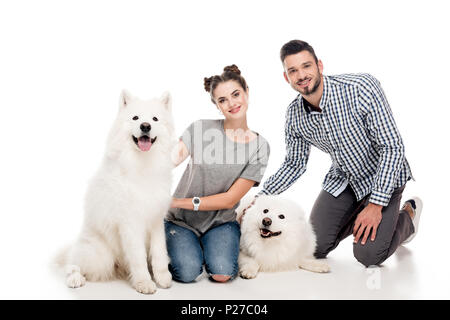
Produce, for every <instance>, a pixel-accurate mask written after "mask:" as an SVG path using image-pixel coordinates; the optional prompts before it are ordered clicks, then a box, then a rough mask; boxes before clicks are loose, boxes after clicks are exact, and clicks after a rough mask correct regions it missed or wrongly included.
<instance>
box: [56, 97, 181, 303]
mask: <svg viewBox="0 0 450 320" xmlns="http://www.w3.org/2000/svg"><path fill="white" fill-rule="evenodd" d="M175 143H176V141H175V139H174V128H173V120H172V113H171V98H170V95H169V94H168V93H165V94H163V96H162V97H161V98H160V99H152V100H140V99H138V98H136V97H132V96H131V95H130V94H129V93H128V92H127V91H123V92H122V95H121V98H120V107H119V113H118V116H117V119H116V121H115V122H114V125H113V127H112V129H111V131H110V134H109V137H108V141H107V147H106V154H105V156H104V159H103V162H102V164H101V166H100V168H99V170H98V172H97V174H96V175H95V176H94V177H93V178H92V180H91V182H90V184H89V187H88V190H87V193H86V199H85V217H84V222H83V227H82V231H81V234H80V236H79V238H78V240H77V241H76V243H75V244H74V245H73V246H72V247H71V248H70V249H68V250H66V251H65V252H63V253H62V254H61V255H60V256H59V264H63V265H65V269H66V274H67V285H68V286H69V287H71V288H77V287H81V286H83V285H84V284H85V281H86V280H88V281H106V280H110V279H113V278H115V277H128V278H129V280H130V282H131V285H132V286H133V287H134V288H135V289H136V290H137V291H138V292H141V293H145V294H148V293H154V292H155V291H156V284H155V283H154V282H153V281H152V278H151V275H150V272H149V267H151V270H152V272H153V278H154V280H155V281H156V283H157V284H158V285H159V286H160V287H162V288H168V287H170V285H171V281H172V276H171V274H170V272H169V270H168V264H169V258H168V255H167V248H166V241H165V232H164V220H163V219H164V216H165V215H166V213H167V210H168V209H169V206H170V202H171V199H172V198H171V182H172V176H171V175H172V169H173V164H172V161H171V151H172V149H173V147H174V145H175Z"/></svg>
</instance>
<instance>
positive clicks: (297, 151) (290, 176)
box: [258, 107, 311, 195]
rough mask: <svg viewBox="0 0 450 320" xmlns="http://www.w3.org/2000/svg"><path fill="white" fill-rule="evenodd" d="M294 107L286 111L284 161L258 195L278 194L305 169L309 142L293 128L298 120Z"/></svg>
mask: <svg viewBox="0 0 450 320" xmlns="http://www.w3.org/2000/svg"><path fill="white" fill-rule="evenodd" d="M294 108H295V107H293V108H289V109H288V112H287V113H286V124H285V141H286V157H285V159H284V162H283V164H282V165H281V167H280V168H279V169H278V171H277V172H276V173H275V174H274V175H272V176H271V177H269V179H267V181H266V182H265V183H264V187H263V189H262V190H261V191H260V192H259V193H258V195H261V194H271V195H276V194H280V193H282V192H284V191H285V190H287V189H288V188H289V187H290V186H291V185H292V184H293V183H294V182H295V181H297V179H298V178H300V176H301V175H302V174H303V173H304V172H305V171H306V164H307V162H308V158H309V153H310V151H311V144H310V143H308V142H307V141H305V140H304V139H303V138H302V137H301V136H300V135H299V134H297V133H296V132H295V131H294V130H293V127H292V126H293V123H294V122H295V121H298V120H297V119H298V117H297V116H296V115H293V112H294V111H295V109H294Z"/></svg>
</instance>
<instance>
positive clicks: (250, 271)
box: [239, 266, 258, 279]
mask: <svg viewBox="0 0 450 320" xmlns="http://www.w3.org/2000/svg"><path fill="white" fill-rule="evenodd" d="M239 275H240V276H241V277H242V278H244V279H254V278H256V276H257V275H258V269H257V268H252V267H248V266H243V267H241V268H239Z"/></svg>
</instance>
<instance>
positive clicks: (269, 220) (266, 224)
mask: <svg viewBox="0 0 450 320" xmlns="http://www.w3.org/2000/svg"><path fill="white" fill-rule="evenodd" d="M262 224H263V225H264V226H266V227H267V226H270V225H271V224H272V219H270V218H264V219H263V221H262Z"/></svg>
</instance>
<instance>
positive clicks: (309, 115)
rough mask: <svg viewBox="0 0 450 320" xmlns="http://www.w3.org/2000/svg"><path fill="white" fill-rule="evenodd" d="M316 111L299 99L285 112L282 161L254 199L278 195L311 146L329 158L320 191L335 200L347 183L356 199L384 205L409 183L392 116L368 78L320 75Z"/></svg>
mask: <svg viewBox="0 0 450 320" xmlns="http://www.w3.org/2000/svg"><path fill="white" fill-rule="evenodd" d="M323 84H324V86H323V95H322V98H321V100H320V109H321V110H322V111H321V112H317V111H314V109H312V108H310V106H308V104H307V102H306V100H304V99H303V98H302V96H301V95H300V94H299V95H298V96H297V98H296V99H295V100H294V101H293V102H292V103H291V104H290V105H289V107H288V109H287V112H286V124H285V141H286V152H287V154H286V157H285V160H284V163H283V164H282V166H281V168H280V169H278V171H277V172H276V173H275V174H274V175H272V176H271V177H270V178H269V179H268V180H267V181H266V182H265V183H264V187H263V190H261V192H260V193H259V194H280V193H282V192H283V191H285V190H286V189H288V188H289V187H290V186H291V185H292V184H293V183H294V182H295V181H296V180H297V179H298V178H299V177H300V176H301V175H302V174H303V173H304V172H305V170H306V164H307V162H308V157H309V153H310V150H311V145H313V146H316V147H317V148H319V149H320V150H322V151H324V152H326V153H328V154H329V155H330V156H331V160H332V165H331V168H330V170H329V171H328V173H327V175H326V176H325V179H324V181H323V189H324V190H325V191H327V192H329V193H330V194H332V195H333V196H335V197H337V196H338V195H339V194H340V193H341V192H342V191H344V190H345V188H346V187H347V186H348V185H349V184H350V186H351V188H352V190H353V191H354V193H355V195H356V198H357V200H361V199H362V198H364V197H365V196H366V195H368V194H370V199H369V201H370V202H372V203H375V204H379V205H382V206H386V205H387V204H388V203H389V200H390V198H391V195H392V193H393V191H394V189H396V188H398V187H401V186H403V185H404V184H405V183H406V182H407V181H408V180H410V179H411V178H412V173H411V169H410V167H409V165H408V161H407V160H406V158H405V148H404V145H403V142H402V138H401V136H400V133H399V131H398V129H397V126H396V125H395V121H394V117H393V115H392V111H391V109H390V107H389V103H388V101H387V99H386V96H385V94H384V92H383V90H382V88H381V86H380V83H379V82H378V80H377V79H375V78H374V77H373V76H371V75H369V74H344V75H337V76H325V75H324V76H323Z"/></svg>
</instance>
